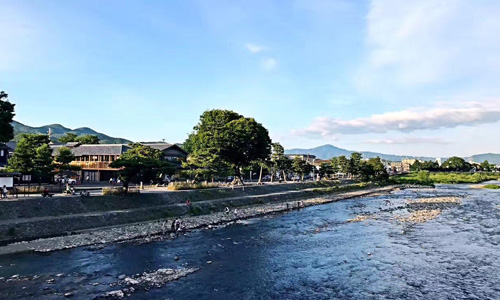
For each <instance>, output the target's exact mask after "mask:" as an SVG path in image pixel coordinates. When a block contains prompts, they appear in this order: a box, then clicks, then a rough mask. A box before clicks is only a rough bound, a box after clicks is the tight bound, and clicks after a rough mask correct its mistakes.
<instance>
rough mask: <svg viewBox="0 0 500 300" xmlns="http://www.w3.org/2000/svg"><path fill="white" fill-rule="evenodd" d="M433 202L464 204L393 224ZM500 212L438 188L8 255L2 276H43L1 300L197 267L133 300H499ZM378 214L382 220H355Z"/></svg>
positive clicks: (4, 289) (97, 288)
mask: <svg viewBox="0 0 500 300" xmlns="http://www.w3.org/2000/svg"><path fill="white" fill-rule="evenodd" d="M435 196H465V198H464V199H463V201H462V204H461V205H457V206H455V207H453V208H450V209H446V210H444V211H443V213H442V214H441V215H440V216H439V217H438V218H437V219H434V220H431V221H428V222H426V223H421V224H409V223H401V222H398V221H395V220H394V219H392V217H393V216H394V215H396V214H401V213H404V212H406V209H405V208H404V204H405V200H407V199H414V198H417V197H435ZM387 200H388V201H387ZM496 205H500V192H499V191H493V190H479V189H470V188H468V187H466V186H458V185H455V186H438V188H436V189H422V190H405V191H401V192H397V193H394V194H391V195H386V196H380V197H372V198H363V199H353V200H348V201H342V202H336V203H331V204H326V205H321V206H315V207H309V208H305V209H303V210H301V211H292V212H290V213H287V214H276V215H274V216H268V217H265V218H259V219H254V220H251V221H246V222H241V223H237V224H234V225H231V226H228V227H225V228H220V229H215V230H199V231H194V232H191V233H188V234H186V235H185V236H183V237H180V238H178V239H174V240H166V241H161V242H153V243H148V244H138V243H133V242H129V243H122V244H115V245H111V246H108V247H106V248H104V249H100V250H93V249H92V248H85V247H84V248H78V249H72V250H64V251H58V252H53V253H49V254H20V255H10V256H2V257H0V265H1V268H0V276H4V277H6V278H7V277H10V276H12V275H15V274H19V275H21V276H28V275H30V276H33V275H37V276H40V277H38V278H35V279H31V277H30V279H29V280H22V281H11V282H5V281H1V282H0V298H1V299H22V298H37V299H57V298H60V299H62V298H64V297H63V296H62V294H64V293H65V292H70V291H71V292H73V293H74V296H72V298H73V299H91V298H93V297H95V296H97V295H100V294H102V293H103V292H106V291H111V290H116V289H119V288H120V287H110V286H109V283H111V282H115V281H116V280H117V277H118V275H120V274H126V275H134V274H137V273H142V272H145V271H154V270H157V269H159V268H177V267H180V266H184V265H187V266H192V267H200V268H201V270H200V271H198V272H197V273H194V274H192V275H189V276H188V277H185V278H181V279H180V280H178V281H175V282H172V283H169V284H167V285H166V286H164V287H162V288H157V289H151V290H149V291H145V290H140V291H138V292H136V293H133V294H132V295H131V297H130V298H131V299H197V300H199V299H239V300H241V299H500V271H499V270H500V259H498V254H499V253H500V251H499V250H500V247H499V243H500V227H499V214H500V210H499V209H497V208H496V207H495V206H496ZM373 213H376V214H377V216H378V219H377V220H367V221H363V222H357V223H348V222H346V220H347V219H350V218H353V217H355V216H356V215H359V214H373ZM175 256H178V258H179V260H178V261H176V260H175V259H174V257H175ZM207 261H212V263H211V264H207V263H206V262H207ZM59 273H62V274H64V275H61V276H60V277H58V276H56V275H57V274H59ZM50 279H54V283H53V284H49V283H47V280H50ZM96 283H99V285H95V284H96Z"/></svg>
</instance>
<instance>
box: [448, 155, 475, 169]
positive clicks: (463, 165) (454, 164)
mask: <svg viewBox="0 0 500 300" xmlns="http://www.w3.org/2000/svg"><path fill="white" fill-rule="evenodd" d="M441 167H442V168H443V169H447V170H449V171H469V170H470V168H471V167H470V164H469V163H467V162H466V161H465V160H464V159H463V158H461V157H457V156H453V157H450V158H449V159H447V160H446V161H445V162H444V163H443V165H442V166H441Z"/></svg>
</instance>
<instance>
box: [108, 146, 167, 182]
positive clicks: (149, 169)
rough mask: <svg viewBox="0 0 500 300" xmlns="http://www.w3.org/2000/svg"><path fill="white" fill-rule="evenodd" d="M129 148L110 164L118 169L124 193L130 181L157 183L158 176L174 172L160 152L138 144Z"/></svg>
mask: <svg viewBox="0 0 500 300" xmlns="http://www.w3.org/2000/svg"><path fill="white" fill-rule="evenodd" d="M131 146H132V148H131V149H129V150H128V151H127V152H125V153H123V154H122V156H120V158H119V159H117V160H115V161H114V162H112V163H111V164H110V166H111V167H112V168H119V169H120V171H119V174H120V179H121V180H122V182H123V187H124V188H125V190H126V191H128V186H129V184H130V182H132V181H142V182H148V181H151V180H153V181H158V180H160V175H170V174H173V173H174V172H175V167H174V166H173V165H172V164H170V163H169V162H166V161H165V160H163V152H162V151H160V150H157V149H154V148H151V147H149V146H145V145H141V144H139V143H135V144H132V145H131Z"/></svg>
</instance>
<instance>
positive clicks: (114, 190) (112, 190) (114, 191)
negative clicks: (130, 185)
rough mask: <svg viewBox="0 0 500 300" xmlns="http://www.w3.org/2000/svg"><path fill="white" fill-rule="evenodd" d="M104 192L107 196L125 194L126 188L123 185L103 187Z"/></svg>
mask: <svg viewBox="0 0 500 300" xmlns="http://www.w3.org/2000/svg"><path fill="white" fill-rule="evenodd" d="M102 194H103V195H105V196H109V195H111V196H121V195H125V188H123V187H104V188H102Z"/></svg>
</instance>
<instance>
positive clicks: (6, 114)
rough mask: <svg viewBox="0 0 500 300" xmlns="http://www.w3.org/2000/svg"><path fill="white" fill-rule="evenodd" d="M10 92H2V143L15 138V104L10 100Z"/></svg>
mask: <svg viewBox="0 0 500 300" xmlns="http://www.w3.org/2000/svg"><path fill="white" fill-rule="evenodd" d="M8 96H9V95H8V94H6V93H5V92H4V91H1V92H0V143H5V142H8V141H10V140H12V139H13V138H14V128H13V127H12V125H11V122H12V120H13V119H14V116H15V114H14V106H15V104H12V103H10V102H9V101H8Z"/></svg>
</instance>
